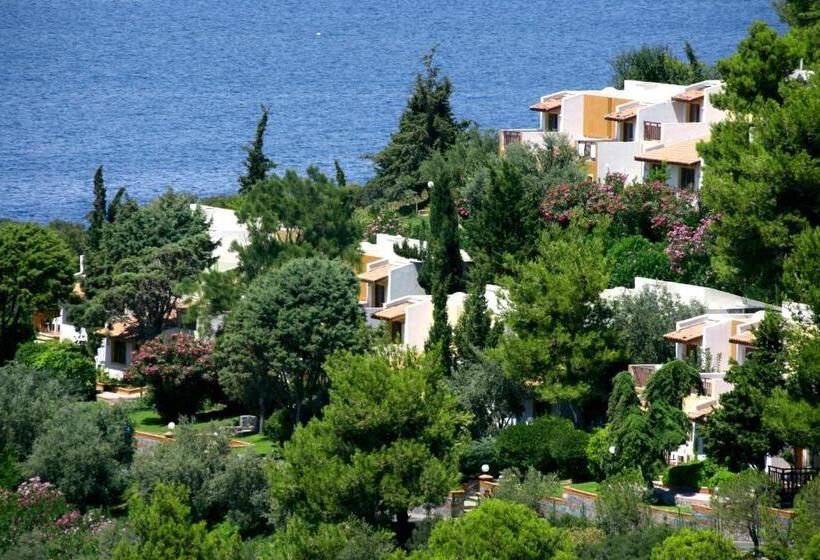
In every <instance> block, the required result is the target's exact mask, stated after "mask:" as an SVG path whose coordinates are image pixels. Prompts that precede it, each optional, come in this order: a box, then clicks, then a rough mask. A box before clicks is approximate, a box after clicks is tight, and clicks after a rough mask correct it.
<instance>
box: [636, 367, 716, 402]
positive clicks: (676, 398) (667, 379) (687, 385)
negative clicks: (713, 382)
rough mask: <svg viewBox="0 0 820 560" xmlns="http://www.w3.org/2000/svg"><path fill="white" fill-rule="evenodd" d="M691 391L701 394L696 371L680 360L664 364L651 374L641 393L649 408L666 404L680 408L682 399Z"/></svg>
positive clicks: (699, 381) (701, 386) (701, 388)
mask: <svg viewBox="0 0 820 560" xmlns="http://www.w3.org/2000/svg"><path fill="white" fill-rule="evenodd" d="M692 391H696V392H698V393H703V384H702V382H701V380H700V374H699V373H698V370H696V369H695V368H693V367H692V366H690V365H689V364H686V363H684V362H682V361H680V360H674V361H672V362H669V363H667V364H664V365H663V366H662V367H661V368H660V369H658V371H656V372H655V373H653V374H652V376H651V377H650V378H649V382H648V383H647V384H646V390H645V391H644V393H643V398H645V399H646V400H647V401H648V402H649V404H650V406H653V405H658V404H666V405H668V406H670V407H674V408H680V406H681V402H682V401H683V398H684V397H686V396H688V395H689V394H690V393H691V392H692Z"/></svg>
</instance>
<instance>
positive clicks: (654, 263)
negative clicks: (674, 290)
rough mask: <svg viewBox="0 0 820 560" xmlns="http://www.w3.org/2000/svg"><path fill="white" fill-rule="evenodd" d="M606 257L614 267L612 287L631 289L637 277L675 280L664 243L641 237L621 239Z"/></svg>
mask: <svg viewBox="0 0 820 560" xmlns="http://www.w3.org/2000/svg"><path fill="white" fill-rule="evenodd" d="M606 256H607V259H608V260H609V263H610V264H611V265H612V271H611V272H610V276H609V286H610V287H614V286H624V287H627V288H631V287H632V284H633V283H634V280H635V277H636V276H641V277H643V278H655V279H657V280H672V279H673V274H672V270H671V269H670V268H669V257H667V256H666V253H665V252H664V246H663V243H657V242H656V243H653V242H651V241H649V240H648V239H646V238H645V237H641V236H640V235H631V236H629V237H623V238H621V239H619V240H618V241H616V242H615V243H614V244H613V245H612V247H610V248H609V250H608V251H607V254H606Z"/></svg>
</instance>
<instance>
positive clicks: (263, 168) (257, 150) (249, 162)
mask: <svg viewBox="0 0 820 560" xmlns="http://www.w3.org/2000/svg"><path fill="white" fill-rule="evenodd" d="M268 113H269V111H268V108H267V107H265V106H264V105H262V116H260V117H259V122H258V123H257V125H256V135H255V136H254V138H253V142H251V143H250V145H248V146H247V147H245V152H246V153H247V154H248V157H247V158H246V159H245V174H244V175H241V176H240V177H239V192H240V194H244V193H246V192H248V191H249V190H250V188H251V187H252V186H254V185H255V184H256V183H258V182H260V181H264V180H265V178H266V177H267V173H268V171H270V170H272V169H274V168H275V167H276V164H275V163H273V162H272V161H271V160H269V159H268V158H267V156H265V153H264V151H263V150H262V149H263V147H264V143H265V129H266V128H267V127H268Z"/></svg>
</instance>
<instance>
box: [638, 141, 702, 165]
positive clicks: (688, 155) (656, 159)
mask: <svg viewBox="0 0 820 560" xmlns="http://www.w3.org/2000/svg"><path fill="white" fill-rule="evenodd" d="M703 140H707V138H692V139H691V140H686V141H684V142H681V143H679V144H672V145H670V146H661V147H660V148H655V149H654V150H648V151H646V152H644V153H642V154H638V155H637V156H635V160H636V161H646V162H649V163H670V164H672V165H685V166H687V167H692V166H695V165H699V164H700V155H698V150H697V147H696V146H697V144H698V142H701V141H703Z"/></svg>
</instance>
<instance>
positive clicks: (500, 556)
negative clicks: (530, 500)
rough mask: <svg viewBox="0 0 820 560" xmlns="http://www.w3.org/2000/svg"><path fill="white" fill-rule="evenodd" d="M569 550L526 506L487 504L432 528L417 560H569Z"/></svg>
mask: <svg viewBox="0 0 820 560" xmlns="http://www.w3.org/2000/svg"><path fill="white" fill-rule="evenodd" d="M573 557H574V555H573V554H572V546H571V545H570V543H569V541H568V540H567V539H566V537H565V536H564V534H563V532H562V531H561V530H560V529H557V528H555V527H552V526H551V525H550V524H549V523H548V522H547V521H546V520H545V519H541V518H539V517H538V515H537V514H536V513H535V512H534V511H532V510H531V509H530V508H528V507H527V506H524V505H521V504H513V503H507V502H504V501H502V500H487V501H485V502H483V503H482V504H481V505H480V506H479V507H478V508H477V509H476V510H474V511H472V512H470V513H468V514H467V515H465V516H464V517H459V518H457V519H453V520H449V521H445V522H442V523H439V524H438V525H436V526H435V527H434V528H433V532H432V533H431V534H430V540H429V542H428V544H427V548H426V549H423V550H420V551H418V552H416V553H414V554H412V555H411V556H410V558H413V559H416V558H418V559H419V560H423V559H427V558H429V559H431V560H433V559H435V560H445V559H446V560H457V559H464V560H467V559H477V560H549V559H556V560H558V559H561V560H570V559H571V558H573Z"/></svg>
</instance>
